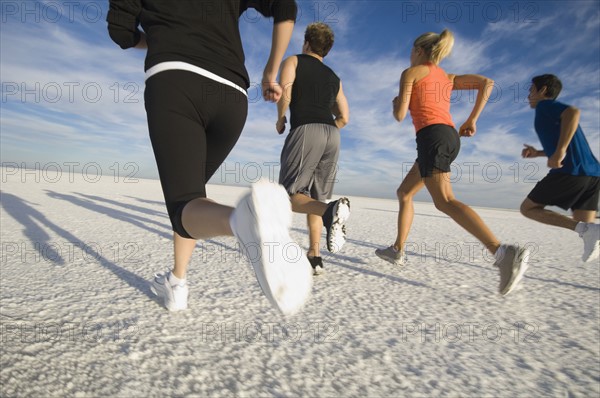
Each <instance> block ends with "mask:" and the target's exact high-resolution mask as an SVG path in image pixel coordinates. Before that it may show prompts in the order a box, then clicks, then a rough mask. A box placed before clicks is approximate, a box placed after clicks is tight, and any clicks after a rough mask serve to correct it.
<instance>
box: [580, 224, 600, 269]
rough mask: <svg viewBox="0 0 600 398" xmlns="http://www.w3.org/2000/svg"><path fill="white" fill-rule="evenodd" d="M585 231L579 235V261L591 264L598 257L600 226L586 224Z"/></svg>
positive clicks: (599, 250) (599, 252)
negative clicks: (581, 244) (580, 248)
mask: <svg viewBox="0 0 600 398" xmlns="http://www.w3.org/2000/svg"><path fill="white" fill-rule="evenodd" d="M586 226H587V229H586V230H585V232H584V233H582V234H580V235H579V236H581V239H583V256H581V259H582V260H583V261H584V262H591V261H594V260H596V259H598V256H599V255H600V224H594V223H586Z"/></svg>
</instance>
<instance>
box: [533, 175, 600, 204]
mask: <svg viewBox="0 0 600 398" xmlns="http://www.w3.org/2000/svg"><path fill="white" fill-rule="evenodd" d="M599 197H600V177H590V176H573V175H570V174H562V173H550V174H548V175H546V177H544V178H542V179H541V180H540V181H539V182H538V183H537V184H536V185H535V187H534V188H533V189H532V190H531V192H530V193H529V195H527V198H529V199H530V200H531V201H533V202H535V203H539V204H542V205H546V206H558V207H560V208H562V209H565V210H568V209H572V210H593V211H596V210H597V209H598V198H599Z"/></svg>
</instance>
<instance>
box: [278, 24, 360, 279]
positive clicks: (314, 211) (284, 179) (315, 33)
mask: <svg viewBox="0 0 600 398" xmlns="http://www.w3.org/2000/svg"><path fill="white" fill-rule="evenodd" d="M304 40H305V41H304V45H303V47H302V54H299V55H294V56H291V57H289V58H287V59H286V60H285V61H283V63H282V64H281V72H280V82H279V84H280V86H281V87H282V88H283V90H284V92H283V95H282V97H281V99H280V100H279V102H278V103H277V110H278V119H277V123H276V129H277V132H278V133H279V134H282V133H283V132H284V131H285V124H286V122H287V119H286V116H285V115H286V112H287V109H288V107H289V108H290V114H291V117H290V122H291V126H290V133H289V134H288V136H287V138H286V140H285V144H284V146H283V149H282V151H281V170H280V174H279V183H280V184H281V185H283V186H284V187H285V189H286V190H287V192H288V194H289V195H290V200H291V202H292V210H293V211H295V212H297V213H304V214H307V218H308V229H309V241H310V244H309V250H308V253H307V256H308V259H309V261H310V263H311V265H312V267H313V270H314V273H315V274H319V273H320V272H321V271H322V270H323V260H322V258H321V256H320V252H319V247H320V240H321V230H322V229H323V226H324V227H325V228H326V231H327V249H328V250H329V251H330V252H332V253H335V252H337V251H339V250H340V249H341V247H342V245H343V244H344V243H345V241H346V227H345V222H346V220H347V219H348V217H349V216H350V202H349V200H348V198H340V199H338V200H336V201H333V202H330V203H329V204H327V203H326V202H325V201H326V200H328V199H330V198H331V195H332V193H333V185H334V182H335V176H336V171H337V161H338V156H339V151H340V129H341V128H342V127H344V126H345V125H346V124H347V123H348V118H349V110H348V102H347V101H346V97H345V95H344V91H343V90H342V82H341V81H340V78H339V77H338V76H337V75H336V74H335V73H334V72H333V71H332V70H331V69H330V68H329V67H328V66H326V65H325V64H323V58H324V57H325V56H326V55H327V54H328V53H329V50H330V49H331V47H332V46H333V41H334V35H333V31H332V30H331V28H330V27H329V26H327V25H326V24H324V23H313V24H310V25H309V26H308V27H307V28H306V32H305V34H304ZM334 117H335V118H334Z"/></svg>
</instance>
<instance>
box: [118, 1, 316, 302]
mask: <svg viewBox="0 0 600 398" xmlns="http://www.w3.org/2000/svg"><path fill="white" fill-rule="evenodd" d="M249 7H252V8H255V9H256V10H257V11H259V12H260V13H261V14H262V15H264V16H268V17H273V19H274V27H273V35H272V44H271V51H270V56H269V59H268V61H267V63H266V66H265V69H264V73H263V80H262V89H263V97H264V98H265V100H268V101H272V102H276V101H277V100H279V98H280V97H281V94H282V90H281V87H280V86H279V85H278V84H277V82H276V78H277V71H278V69H279V66H280V64H281V60H282V58H283V55H284V53H285V50H286V49H287V46H288V44H289V41H290V38H291V34H292V30H293V27H294V21H295V18H296V13H297V7H296V3H295V1H294V0H260V1H248V0H246V1H244V0H202V1H177V2H175V1H166V0H144V1H142V0H129V1H126V0H121V1H117V0H111V1H110V9H109V13H108V17H107V21H108V30H109V34H110V37H111V38H112V39H113V40H114V41H115V42H116V43H117V44H119V45H120V46H121V48H123V49H126V48H131V47H136V48H142V49H147V55H146V61H145V70H146V90H145V93H144V99H145V105H146V112H147V116H148V129H149V133H150V139H151V141H152V148H153V150H154V155H155V158H156V163H157V166H158V171H159V176H160V181H161V186H162V189H163V193H164V197H165V202H166V206H167V210H168V213H169V217H170V220H171V224H172V226H173V231H174V257H175V259H174V260H175V264H174V267H173V269H172V271H170V272H167V273H165V274H159V275H156V277H155V280H154V281H153V284H152V287H153V290H154V291H155V293H156V294H157V295H158V296H159V297H160V298H161V299H162V300H163V301H164V305H165V306H166V307H167V309H169V310H172V311H174V310H180V309H185V308H187V296H188V288H187V284H186V279H185V278H186V271H187V267H188V264H189V261H190V257H191V254H192V251H193V249H194V247H195V245H196V240H197V239H206V238H210V237H214V236H219V235H235V236H236V237H237V238H238V240H239V241H240V243H241V244H242V249H248V246H250V245H254V246H256V245H258V246H259V250H260V252H259V253H258V255H256V253H255V254H254V255H253V256H250V257H251V258H250V260H251V262H252V265H253V266H254V269H255V271H256V274H257V278H258V280H259V283H260V284H261V287H262V288H263V291H264V292H265V294H266V296H267V298H268V299H269V300H270V301H271V303H272V304H274V305H275V306H277V307H278V308H279V309H280V310H282V311H283V312H294V311H296V310H298V309H299V308H300V307H301V305H302V304H303V302H304V301H305V300H306V298H307V297H308V292H309V290H310V278H311V277H310V271H309V270H310V265H309V264H308V262H307V261H306V260H303V261H295V262H293V263H290V261H288V259H287V258H285V256H284V255H283V254H282V253H278V254H277V253H276V254H275V256H273V253H270V252H269V249H271V250H272V249H273V247H274V246H273V244H272V243H273V242H279V243H281V247H283V246H284V245H285V244H286V243H290V242H291V239H290V237H289V234H288V229H289V226H290V225H289V224H290V222H291V221H290V220H291V215H290V209H289V203H287V202H288V201H287V195H286V194H285V191H284V190H283V188H282V187H280V186H277V185H275V184H268V183H262V184H256V185H255V186H253V188H252V191H251V193H250V194H248V195H246V196H245V197H244V198H243V199H242V200H241V201H240V203H239V204H238V207H236V209H235V211H234V209H233V208H232V207H229V206H224V205H220V204H218V203H216V202H214V201H212V200H210V199H208V198H207V197H206V196H207V195H206V189H205V185H206V182H207V181H208V180H209V179H210V178H211V176H212V175H213V174H214V173H215V171H216V170H217V169H218V167H219V166H220V165H221V164H222V163H223V161H224V160H225V158H226V157H227V155H228V154H229V152H230V151H231V149H232V148H233V146H234V145H235V143H236V142H237V140H238V137H239V135H240V133H241V131H242V129H243V127H244V124H245V120H246V114H247V110H248V99H247V93H246V90H247V88H248V87H249V82H250V79H249V77H248V73H247V71H246V68H245V66H244V53H243V49H242V43H241V38H240V33H239V27H238V21H239V17H240V15H241V14H242V13H243V12H244V11H245V10H246V9H247V8H249ZM139 25H141V27H142V28H143V32H141V31H140V30H139ZM264 242H270V246H268V245H264V244H263V243H264ZM255 250H256V249H255ZM269 260H274V261H269ZM292 273H294V276H293V277H294V278H296V279H298V278H300V283H298V280H296V281H295V284H294V285H293V286H290V285H288V278H291V277H292V276H291V274H292ZM305 274H307V275H308V277H305V276H304V275H305ZM302 281H303V282H302ZM274 291H276V292H277V293H274Z"/></svg>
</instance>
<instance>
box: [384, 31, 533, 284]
mask: <svg viewBox="0 0 600 398" xmlns="http://www.w3.org/2000/svg"><path fill="white" fill-rule="evenodd" d="M453 45H454V37H453V35H452V33H451V32H450V31H448V30H444V31H443V32H442V33H441V34H437V33H425V34H423V35H421V36H419V37H418V38H417V39H416V40H415V42H414V45H413V48H412V51H411V54H410V67H409V68H408V69H406V70H405V71H404V72H402V76H401V78H400V93H399V95H398V96H397V97H396V98H394V100H393V106H394V108H393V109H394V117H395V118H396V120H398V121H399V122H401V121H402V120H404V118H405V117H406V114H407V113H408V112H410V115H411V117H412V120H413V124H414V126H415V130H416V135H417V138H416V141H417V160H416V162H415V163H414V165H413V167H412V168H411V170H410V171H409V172H408V174H407V175H406V177H405V178H404V180H403V181H402V183H401V184H400V187H399V188H398V190H397V191H396V192H397V196H398V199H399V201H400V211H399V213H398V233H397V236H396V241H395V242H394V243H393V244H392V245H391V246H390V247H388V248H385V249H377V250H376V251H375V254H376V255H377V256H378V257H380V258H382V259H384V260H386V261H389V262H391V263H393V264H396V265H404V264H405V263H406V254H405V252H404V245H405V243H406V240H407V237H408V233H409V231H410V227H411V225H412V221H413V217H414V206H413V198H414V196H415V194H416V193H417V192H419V191H420V190H421V189H422V188H423V187H426V188H427V190H428V191H429V194H430V195H431V198H432V199H433V203H434V204H435V207H436V208H437V209H438V210H440V211H442V212H443V213H445V214H447V215H448V216H450V217H451V218H452V219H453V220H454V221H455V222H457V223H458V224H459V225H460V226H461V227H463V228H464V229H466V230H467V231H468V232H469V233H470V234H472V235H473V236H475V237H476V238H477V239H479V241H481V242H482V243H483V244H484V245H485V247H486V248H487V249H488V250H489V251H490V252H491V253H492V254H494V256H495V258H496V261H495V263H494V265H495V266H497V267H498V268H499V271H500V286H499V291H500V293H501V294H502V295H506V294H508V293H510V292H511V291H512V290H513V289H514V288H515V287H516V286H517V284H518V282H519V280H520V279H521V277H522V276H523V273H524V272H525V269H526V267H527V263H526V261H527V257H528V255H529V253H528V250H527V249H525V248H521V247H518V246H515V245H503V244H501V243H500V242H499V241H498V239H497V238H496V236H494V234H493V233H492V232H491V231H490V229H489V228H488V227H487V226H486V225H485V223H484V222H483V220H482V219H481V218H480V217H479V215H477V213H475V211H473V209H471V208H470V207H469V206H467V205H465V204H464V203H462V202H459V201H458V200H456V198H455V197H454V194H453V193H452V185H451V183H450V165H451V163H452V162H453V161H454V159H456V156H457V155H458V152H459V150H460V137H461V136H462V137H472V136H473V135H475V132H476V131H477V126H476V123H477V120H478V118H479V116H480V114H481V111H482V110H483V108H484V106H485V104H486V102H487V100H488V98H489V96H490V93H491V91H492V88H493V85H494V82H493V80H491V79H489V78H487V77H484V76H481V75H453V74H448V73H446V72H445V71H444V70H443V69H442V68H440V67H439V66H438V65H439V63H440V61H441V60H442V59H444V58H445V57H447V56H448V55H449V54H450V52H451V51H452V47H453ZM452 90H477V98H476V100H475V104H474V106H473V110H472V111H471V114H470V115H469V117H468V118H467V120H466V121H465V122H464V123H463V124H462V126H461V127H460V129H459V130H458V132H457V131H456V129H455V126H454V123H453V121H452V116H451V115H450V96H451V94H452Z"/></svg>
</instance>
